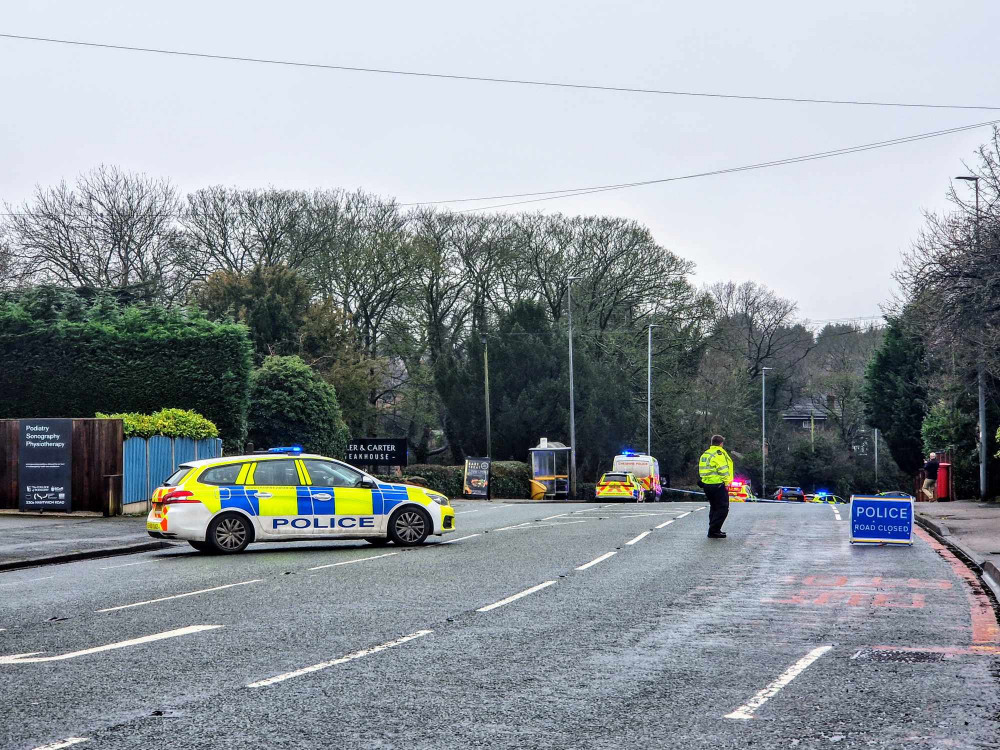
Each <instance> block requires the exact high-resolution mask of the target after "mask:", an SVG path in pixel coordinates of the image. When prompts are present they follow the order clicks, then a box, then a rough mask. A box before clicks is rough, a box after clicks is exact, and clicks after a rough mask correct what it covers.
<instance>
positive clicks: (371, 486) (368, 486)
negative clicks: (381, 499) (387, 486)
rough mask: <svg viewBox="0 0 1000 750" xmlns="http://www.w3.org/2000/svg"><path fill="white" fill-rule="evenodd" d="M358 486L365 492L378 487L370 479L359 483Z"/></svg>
mask: <svg viewBox="0 0 1000 750" xmlns="http://www.w3.org/2000/svg"><path fill="white" fill-rule="evenodd" d="M357 486H358V487H360V488H361V489H363V490H373V489H375V488H376V487H377V486H378V485H376V484H375V482H373V481H372V480H370V479H362V480H361V481H360V482H358V484H357Z"/></svg>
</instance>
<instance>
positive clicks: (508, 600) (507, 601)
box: [476, 581, 555, 612]
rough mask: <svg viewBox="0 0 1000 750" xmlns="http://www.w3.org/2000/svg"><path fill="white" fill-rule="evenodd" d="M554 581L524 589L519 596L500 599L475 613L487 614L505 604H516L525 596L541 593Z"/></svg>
mask: <svg viewBox="0 0 1000 750" xmlns="http://www.w3.org/2000/svg"><path fill="white" fill-rule="evenodd" d="M553 583H555V581H546V582H545V583H540V584H538V585H537V586H532V587H531V588H530V589H525V590H524V591H522V592H521V593H519V594H514V595H513V596H508V597H507V598H506V599H501V600H500V601H498V602H493V604H487V605H486V606H485V607H480V608H479V609H477V610H476V612H489V611H490V610H491V609H496V608H497V607H502V606H504V605H505V604H510V603H511V602H516V601H517V600H518V599H522V598H523V597H525V596H531V595H532V594H534V593H535V592H536V591H541V590H542V589H544V588H546V587H548V586H551V585H552V584H553Z"/></svg>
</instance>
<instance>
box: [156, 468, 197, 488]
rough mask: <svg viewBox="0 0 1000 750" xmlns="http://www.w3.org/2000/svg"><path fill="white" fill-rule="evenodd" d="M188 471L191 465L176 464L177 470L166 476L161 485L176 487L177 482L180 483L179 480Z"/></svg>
mask: <svg viewBox="0 0 1000 750" xmlns="http://www.w3.org/2000/svg"><path fill="white" fill-rule="evenodd" d="M189 471H191V467H190V466H183V465H182V466H178V467H177V471H175V472H174V473H173V474H171V475H170V476H169V477H167V478H166V480H165V481H164V482H163V486H164V487H176V486H177V485H178V484H180V481H181V480H182V479H183V478H184V477H185V476H187V473H188V472H189Z"/></svg>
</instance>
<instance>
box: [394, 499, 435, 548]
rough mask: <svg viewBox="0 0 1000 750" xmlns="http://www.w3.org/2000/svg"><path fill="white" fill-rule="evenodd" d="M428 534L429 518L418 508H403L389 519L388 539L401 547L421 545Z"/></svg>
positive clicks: (429, 528)
mask: <svg viewBox="0 0 1000 750" xmlns="http://www.w3.org/2000/svg"><path fill="white" fill-rule="evenodd" d="M430 533H431V519H430V516H428V515H427V513H426V511H423V510H420V509H418V508H403V509H402V510H398V511H396V512H395V513H394V514H393V516H392V518H390V519H389V537H390V538H391V539H392V541H393V542H395V543H396V544H398V545H400V546H402V547H412V546H415V545H417V544H423V542H424V540H425V539H426V538H427V537H428V535H429V534H430Z"/></svg>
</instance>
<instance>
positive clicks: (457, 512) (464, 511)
mask: <svg viewBox="0 0 1000 750" xmlns="http://www.w3.org/2000/svg"><path fill="white" fill-rule="evenodd" d="M511 507H513V506H511V505H497V506H496V507H494V508H476V509H475V510H456V511H455V514H456V515H458V514H459V513H478V512H479V511H481V510H500V509H501V508H511Z"/></svg>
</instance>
